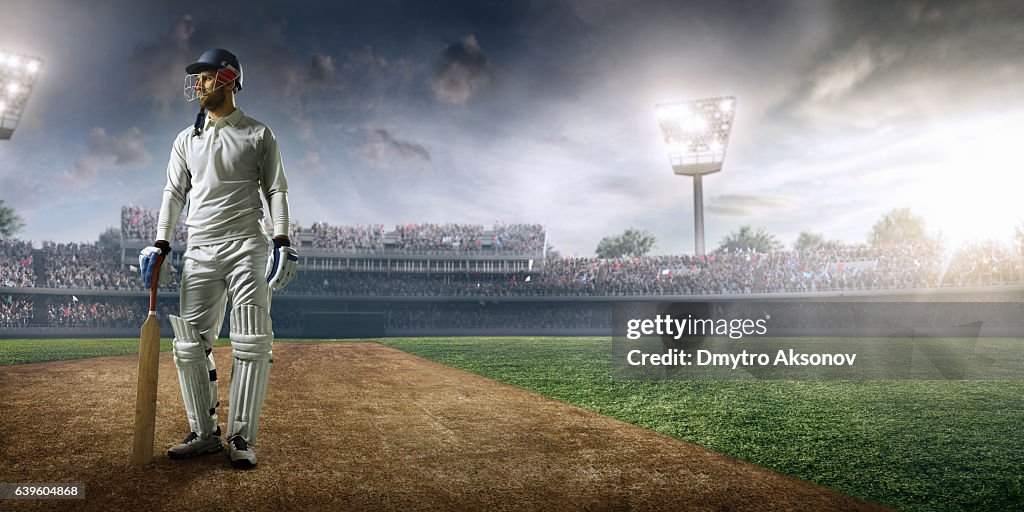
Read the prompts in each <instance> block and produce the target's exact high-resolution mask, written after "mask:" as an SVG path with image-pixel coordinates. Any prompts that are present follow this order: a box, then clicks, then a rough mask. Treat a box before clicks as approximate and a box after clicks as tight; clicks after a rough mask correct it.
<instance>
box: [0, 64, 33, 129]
mask: <svg viewBox="0 0 1024 512" xmlns="http://www.w3.org/2000/svg"><path fill="white" fill-rule="evenodd" d="M42 68H43V59H40V58H38V57H32V56H30V55H23V54H20V53H15V52H8V51H4V50H0V140H7V139H10V138H11V135H14V129H15V128H17V127H18V121H20V120H21V112H22V111H23V110H24V109H25V103H28V97H29V95H31V94H32V87H34V86H35V84H36V78H37V77H38V76H39V71H40V70H41V69H42Z"/></svg>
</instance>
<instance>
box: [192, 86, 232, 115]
mask: <svg viewBox="0 0 1024 512" xmlns="http://www.w3.org/2000/svg"><path fill="white" fill-rule="evenodd" d="M227 99H228V92H227V87H226V86H225V87H220V88H218V89H217V90H215V91H213V92H211V93H209V94H207V95H206V96H202V97H200V98H199V106H200V107H202V108H205V109H206V110H217V109H219V108H220V107H222V106H224V103H225V102H226V101H227Z"/></svg>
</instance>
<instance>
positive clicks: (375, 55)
mask: <svg viewBox="0 0 1024 512" xmlns="http://www.w3.org/2000/svg"><path fill="white" fill-rule="evenodd" d="M334 4H345V5H334ZM369 4H371V3H370V2H345V3H341V2H326V1H325V2H302V1H290V2H282V3H266V2H262V3H257V2H232V1H218V2H189V1H176V2H167V3H163V4H156V3H152V2H146V3H143V2H129V1H101V2H79V1H71V0H68V1H38V0H33V1H20V0H4V3H3V16H4V21H5V23H4V30H3V31H2V32H0V49H6V50H13V51H18V52H23V53H29V54H34V55H38V56H40V57H42V58H43V59H45V66H44V68H43V70H42V72H41V75H40V76H39V80H38V83H37V84H36V88H35V90H34V92H33V94H32V97H31V98H30V100H29V103H28V106H27V108H26V111H25V114H24V117H23V119H22V121H21V124H20V125H19V127H18V129H17V131H16V133H15V134H14V137H13V139H12V140H10V141H0V199H2V200H4V202H5V204H6V205H8V206H12V207H14V208H15V209H16V211H17V212H18V213H19V214H21V215H22V217H24V218H25V220H26V223H27V227H26V229H25V230H24V232H22V233H21V235H20V236H21V237H22V238H26V239H32V240H36V241H39V240H57V241H87V240H95V239H96V237H97V235H98V234H99V233H100V232H101V231H102V230H103V229H104V228H106V227H108V226H112V225H115V224H117V223H118V222H119V212H120V207H121V206H122V205H126V204H139V205H144V206H149V207H157V206H158V205H159V200H160V191H161V189H162V187H163V184H164V181H165V179H166V178H165V168H166V164H167V157H168V154H169V150H170V144H171V142H172V140H173V139H174V136H175V134H176V133H177V132H178V131H180V130H181V129H182V128H184V127H186V126H188V125H190V124H191V123H192V121H193V120H194V118H195V113H196V111H197V108H198V107H197V105H196V104H195V103H186V102H185V100H184V97H183V95H182V86H183V79H184V66H185V65H186V64H188V63H189V62H192V61H194V60H195V59H196V58H197V57H198V56H199V54H200V53H202V51H203V50H204V49H206V48H210V47H224V48H228V49H230V50H232V51H233V52H234V53H236V54H237V55H238V56H239V58H240V60H241V61H242V66H243V68H244V73H245V82H244V85H245V89H244V90H243V91H242V92H241V93H240V94H239V96H238V99H237V101H238V105H239V106H240V107H241V108H243V110H245V112H246V113H247V114H249V115H251V116H252V117H255V118H256V119H259V120H261V121H263V122H265V123H267V124H268V125H269V126H271V128H272V129H273V130H274V132H275V133H276V135H277V137H278V139H279V140H280V142H281V147H282V152H283V157H284V162H285V166H286V170H287V174H288V178H289V182H290V198H291V209H292V217H293V219H294V220H296V221H297V222H299V223H300V224H303V225H309V224H310V223H312V222H316V221H324V222H328V223H331V224H350V225H351V224H385V225H386V226H389V227H393V226H394V225H395V224H398V223H402V224H404V223H410V222H438V223H442V222H458V223H479V224H484V225H488V226H489V225H491V224H492V223H494V222H495V221H496V220H500V221H503V222H506V223H516V222H525V223H540V224H543V225H544V226H546V228H547V230H548V240H549V242H550V243H551V244H553V245H554V246H555V247H556V248H558V249H559V250H561V251H562V252H563V254H567V255H571V254H574V253H579V254H580V255H590V254H592V253H593V250H594V248H595V247H596V245H597V242H598V241H599V240H600V239H601V237H603V236H605V235H608V234H613V233H618V232H621V231H622V230H623V229H625V228H627V227H631V226H633V227H637V228H641V229H646V230H648V231H650V232H651V233H653V234H654V235H655V236H656V237H657V239H658V243H657V246H656V247H655V252H656V253H659V254H668V253H679V252H692V251H693V204H692V185H691V182H690V180H689V178H683V177H678V176H675V175H673V173H672V171H671V168H670V166H669V163H668V158H667V156H666V153H665V146H664V142H663V141H662V139H661V135H660V133H659V129H658V124H657V118H656V116H655V110H654V106H655V105H656V104H658V103H663V102H670V101H681V100H691V99H697V98H702V97H708V96H721V95H734V96H736V97H737V109H736V117H735V120H734V128H733V132H732V135H731V138H730V141H729V146H728V154H727V157H726V162H725V167H724V170H723V172H721V173H718V174H714V175H711V176H709V177H707V178H705V180H704V202H705V219H706V232H707V245H708V246H709V248H712V247H715V246H717V244H718V242H719V241H720V240H721V238H722V237H723V236H725V235H726V234H728V233H729V232H731V231H734V230H736V229H738V228H739V227H740V226H741V225H744V224H751V225H753V226H755V227H761V228H765V229H766V230H768V231H769V232H771V233H773V234H775V235H776V236H778V237H779V238H780V239H781V240H782V241H783V242H785V243H787V244H791V243H792V242H793V241H794V240H795V238H796V236H797V234H798V233H799V232H800V231H801V230H810V231H814V232H818V233H823V234H825V235H826V236H827V237H829V238H836V239H840V240H843V241H847V242H860V241H863V240H864V239H865V237H866V234H867V232H868V231H869V230H870V228H871V225H872V224H873V223H874V222H875V221H876V220H878V218H879V217H880V216H881V215H882V214H884V213H885V212H886V211H888V210H891V209H893V208H902V207H909V208H911V210H912V211H914V212H915V213H918V214H919V215H922V216H923V217H924V218H925V219H926V221H927V223H928V226H929V228H930V229H931V230H932V231H933V232H936V233H938V232H941V233H942V235H943V236H944V237H946V238H947V239H948V240H954V241H959V240H964V239H969V238H988V237H997V238H1008V237H1010V236H1011V235H1012V232H1013V226H1014V225H1017V224H1020V223H1021V222H1022V221H1024V201H1021V199H1020V197H1022V194H1024V176H1022V174H1024V165H1022V163H1024V156H1022V150H1021V147H1022V146H1024V128H1022V127H1024V101H1022V100H1024V87H1022V84H1024V52H1022V51H1021V48H1024V3H1022V2H1012V1H977V2H898V3H897V2H877V3H875V2H866V1H865V2H862V1H857V2H844V1H836V2H825V1H820V2H807V1H799V0H798V1H792V2H789V1H782V2H776V1H736V2H718V1H706V2H671V1H644V0H641V1H632V0H631V1H618V0H593V1H585V0H530V1H508V2H498V1H479V2H454V1H451V2H446V1H439V2H419V1H409V2H401V1H385V2H376V3H375V4H379V5H374V6H372V7H370V6H369Z"/></svg>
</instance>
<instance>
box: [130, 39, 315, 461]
mask: <svg viewBox="0 0 1024 512" xmlns="http://www.w3.org/2000/svg"><path fill="white" fill-rule="evenodd" d="M185 71H186V73H187V75H186V78H185V96H186V98H187V99H188V100H189V101H191V100H194V99H197V98H198V99H199V106H200V111H199V115H198V116H197V118H196V123H195V125H194V126H192V127H189V128H188V129H185V130H183V131H182V132H181V133H179V134H178V136H177V138H176V139H175V140H174V146H173V147H172V148H171V157H170V162H169V163H168V165H167V185H166V186H165V187H164V191H163V202H162V204H161V206H160V217H159V220H158V223H157V234H156V242H154V243H153V246H152V247H147V248H145V249H143V250H142V253H141V254H140V256H139V263H140V265H139V267H140V269H141V271H142V274H143V280H144V281H145V282H146V283H147V284H148V283H150V282H151V281H150V276H152V272H154V269H153V266H154V264H155V261H156V255H157V254H158V253H163V254H164V255H166V259H165V260H164V264H163V265H162V267H161V268H160V269H158V270H155V271H158V272H159V273H160V274H159V276H160V279H159V282H160V283H161V284H163V283H166V282H167V281H168V280H169V279H170V259H171V258H170V252H171V245H170V242H169V240H174V227H175V225H176V224H177V221H178V217H179V216H180V215H181V211H182V208H183V206H184V205H185V199H186V196H187V197H188V199H189V211H188V218H187V220H186V222H185V225H186V226H187V227H188V247H187V248H186V249H185V253H184V254H183V255H182V263H183V265H182V266H183V269H182V275H181V304H180V314H181V316H180V317H176V316H173V315H172V316H170V321H171V327H172V328H173V330H174V364H175V366H177V369H178V380H179V382H180V384H181V396H182V399H183V400H184V403H185V412H186V413H187V414H188V422H189V426H190V427H191V429H192V432H191V433H190V434H189V435H188V437H186V438H185V440H184V441H182V442H181V443H180V444H177V445H175V446H173V447H171V448H170V449H169V450H168V451H167V455H168V456H169V457H170V458H172V459H182V458H188V457H194V456H198V455H204V454H208V453H215V452H218V451H221V450H222V449H223V445H222V444H221V443H222V442H221V429H220V425H219V424H218V422H217V407H218V406H219V405H220V403H219V402H218V401H217V369H216V365H215V364H214V360H213V355H212V351H213V342H214V341H215V340H216V339H217V336H218V334H219V332H220V327H221V325H222V323H223V321H224V313H225V306H226V305H227V303H228V302H230V304H231V317H230V331H231V349H232V356H233V357H232V360H233V363H232V368H231V390H230V393H229V401H228V419H227V445H228V457H229V458H230V460H231V465H232V466H233V467H235V468H242V469H244V468H252V467H255V466H256V462H257V461H256V452H255V450H254V448H253V447H254V445H255V444H256V438H257V434H258V433H259V419H260V409H261V408H262V407H263V399H264V396H265V395H266V392H267V383H268V380H269V377H270V366H271V363H272V362H273V354H272V352H271V342H272V341H273V339H274V332H273V330H272V328H271V322H270V298H271V297H270V293H271V290H279V289H281V288H283V287H284V286H285V285H287V284H288V283H289V282H290V281H291V280H292V279H293V278H294V277H295V273H296V269H297V265H298V253H297V252H296V251H295V249H293V248H291V244H290V242H289V239H288V183H287V180H286V179H285V174H284V167H283V166H282V164H281V152H280V150H279V148H278V145H277V140H276V139H275V138H274V134H273V132H271V131H270V128H268V127H267V126H266V125H264V124H263V123H261V122H259V121H257V120H255V119H253V118H251V117H249V116H247V115H246V114H245V113H244V112H242V110H241V109H239V108H238V107H236V106H235V95H236V93H238V92H239V91H241V90H242V66H241V65H240V64H239V62H238V59H237V58H236V57H235V56H234V55H233V54H232V53H231V52H229V51H227V50H223V49H219V48H217V49H211V50H207V51H206V52H204V53H203V54H202V55H201V56H200V57H199V60H198V61H196V62H195V63H193V64H190V65H189V66H188V67H186V68H185ZM261 196H262V197H263V198H265V199H266V203H267V205H269V208H270V217H271V220H272V221H273V224H274V235H273V239H272V242H273V246H272V247H271V242H270V241H268V239H267V236H266V234H265V232H264V229H263V227H262V226H263V225H262V219H263V216H264V211H263V203H262V201H261V200H260V197H261Z"/></svg>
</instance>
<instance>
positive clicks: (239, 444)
mask: <svg viewBox="0 0 1024 512" xmlns="http://www.w3.org/2000/svg"><path fill="white" fill-rule="evenodd" d="M231 444H232V445H233V446H234V447H235V449H236V450H239V451H246V450H248V449H249V443H246V442H245V439H243V438H242V436H235V437H232V438H231Z"/></svg>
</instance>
